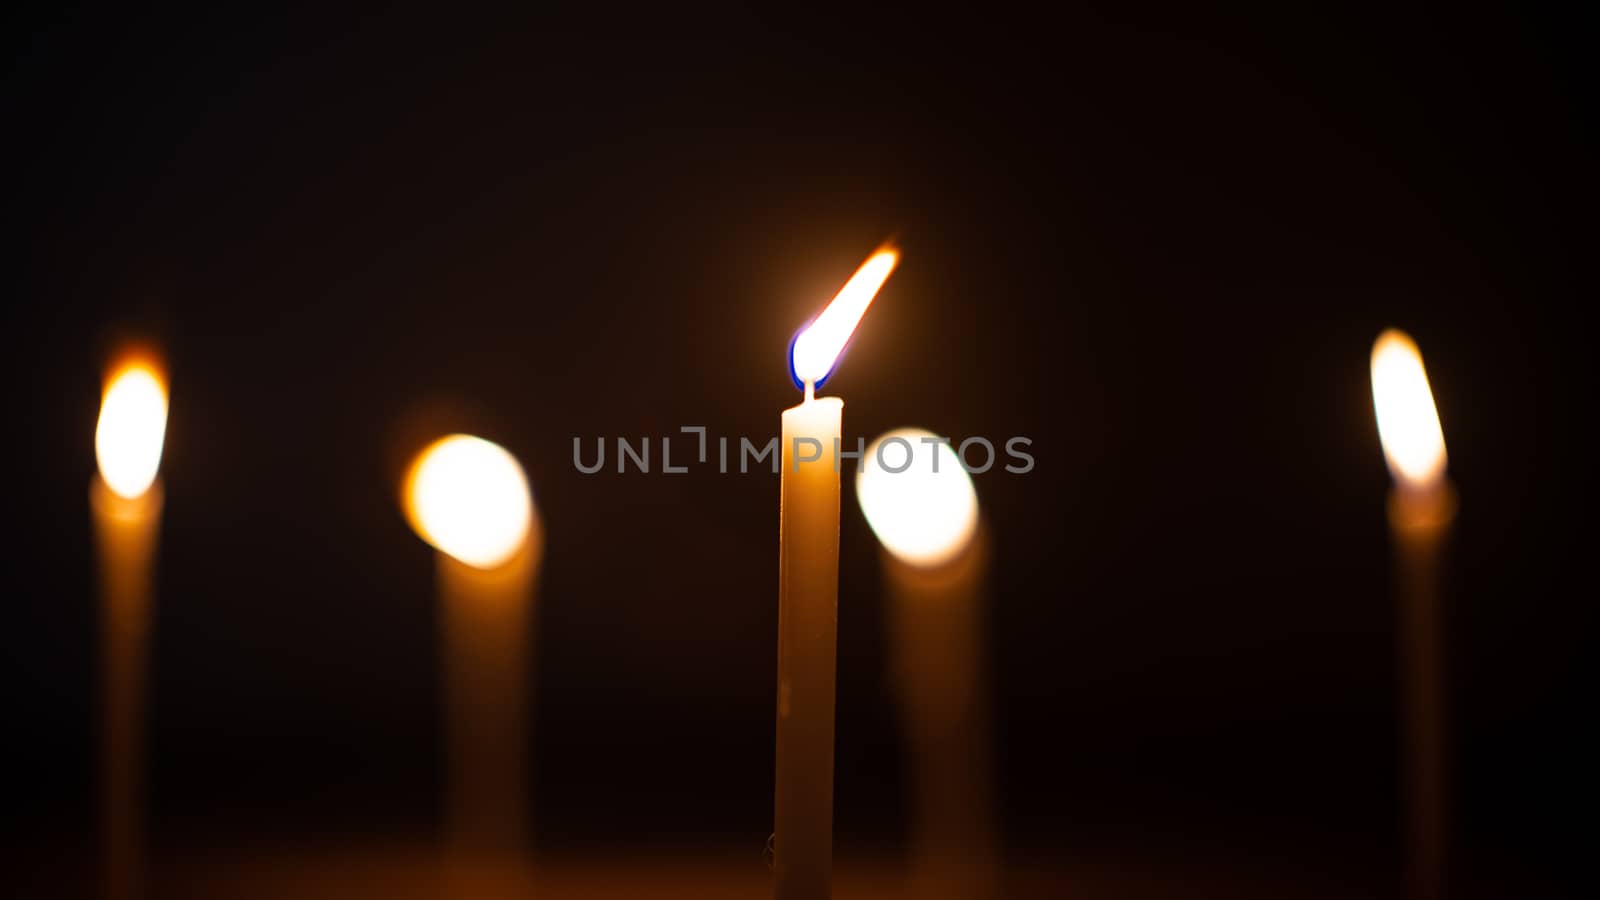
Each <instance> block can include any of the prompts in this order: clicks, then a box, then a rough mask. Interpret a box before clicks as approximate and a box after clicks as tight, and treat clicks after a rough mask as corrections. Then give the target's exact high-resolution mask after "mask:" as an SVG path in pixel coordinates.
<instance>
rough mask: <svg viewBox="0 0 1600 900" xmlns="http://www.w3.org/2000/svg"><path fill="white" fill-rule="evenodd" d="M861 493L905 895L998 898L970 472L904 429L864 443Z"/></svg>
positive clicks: (979, 544) (922, 434) (979, 538)
mask: <svg viewBox="0 0 1600 900" xmlns="http://www.w3.org/2000/svg"><path fill="white" fill-rule="evenodd" d="M856 500H857V501H859V502H860V504H861V512H862V514H863V515H864V516H866V519H867V523H868V524H869V525H871V526H872V531H873V533H874V534H876V535H877V537H878V541H879V542H880V543H881V544H882V558H883V571H884V584H885V593H886V594H887V599H888V601H889V602H888V619H889V624H890V628H891V634H890V650H891V653H892V660H893V666H894V668H893V672H894V686H895V691H896V695H897V697H898V700H899V706H900V714H901V719H902V722H903V725H904V729H905V741H906V748H907V752H908V754H909V760H908V762H909V768H910V771H911V779H912V781H911V785H910V791H909V793H910V796H911V803H912V808H911V842H912V843H911V853H910V877H909V887H910V891H909V893H910V895H911V896H914V897H923V898H946V900H987V898H992V897H996V896H999V893H998V891H997V890H996V884H995V865H994V863H995V860H994V812H993V801H992V796H991V793H992V789H991V780H992V777H993V775H992V771H991V762H990V753H989V740H988V737H989V721H988V712H987V689H986V688H987V678H986V677H985V669H986V667H985V664H984V654H983V650H982V646H983V634H984V628H983V607H982V604H981V602H980V594H981V591H982V584H983V580H984V574H985V572H986V570H987V566H988V559H987V556H988V547H987V542H986V541H985V539H984V535H983V529H982V528H981V527H980V525H979V516H978V497H977V493H976V492H975V491H974V490H973V487H972V479H971V477H970V476H969V475H968V474H967V472H966V469H964V468H963V467H962V465H961V459H960V457H958V456H957V455H956V452H955V451H954V450H953V449H951V447H950V445H949V443H948V442H939V440H938V438H937V437H936V436H935V435H934V434H933V433H932V432H929V431H924V430H922V429H919V428H901V429H897V430H895V431H891V432H889V433H887V434H885V435H882V436H881V437H879V438H878V439H877V440H875V441H873V442H872V444H871V445H870V446H869V447H868V448H867V451H866V453H865V454H864V455H863V456H862V459H861V464H860V468H859V469H857V472H856Z"/></svg>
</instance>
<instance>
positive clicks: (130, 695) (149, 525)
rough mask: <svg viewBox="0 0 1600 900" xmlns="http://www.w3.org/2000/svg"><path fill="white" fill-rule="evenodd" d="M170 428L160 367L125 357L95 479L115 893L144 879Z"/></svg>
mask: <svg viewBox="0 0 1600 900" xmlns="http://www.w3.org/2000/svg"><path fill="white" fill-rule="evenodd" d="M166 429H167V388H166V380H165V378H164V376H163V373H162V370H161V367H160V365H159V364H158V363H157V362H156V360H155V358H154V357H153V356H152V355H150V354H147V353H133V354H129V355H127V356H125V357H123V358H121V359H120V360H119V361H118V362H117V364H116V365H114V366H113V367H112V369H111V374H110V377H108V378H107V379H106V383H105V390H104V393H103V394H102V396H101V401H100V418H99V422H98V423H97V424H96V426H95V437H94V445H95V458H96V461H97V462H98V468H99V472H98V474H97V475H96V476H95V477H94V479H93V480H92V482H91V483H90V486H89V507H90V512H91V517H92V518H93V521H94V535H95V545H96V552H97V557H98V566H99V573H100V615H101V643H102V653H103V655H104V665H105V669H104V678H105V682H104V687H103V702H104V704H105V706H104V711H103V714H104V717H105V718H104V725H103V727H104V732H103V734H102V735H101V748H100V752H101V762H100V765H101V777H102V779H103V783H102V784H101V802H102V808H101V816H102V822H101V827H102V833H101V837H102V840H103V853H104V862H105V871H104V879H105V889H106V895H107V896H108V897H113V898H133V897H137V896H138V895H139V893H140V887H141V885H142V882H143V874H142V872H143V857H144V852H143V843H144V842H143V837H142V832H143V826H142V822H141V815H140V806H141V797H142V794H143V789H142V785H143V768H144V735H143V721H144V685H145V657H146V654H147V653H148V645H149V637H148V635H149V629H150V618H151V598H152V594H153V581H152V578H153V574H154V568H155V556H156V546H157V543H158V538H159V533H160V527H161V505H162V488H161V481H160V479H159V477H158V471H159V468H160V464H161V448H162V444H163V443H164V442H165V440H166Z"/></svg>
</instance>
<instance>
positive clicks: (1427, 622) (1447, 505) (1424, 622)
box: [1372, 329, 1456, 900]
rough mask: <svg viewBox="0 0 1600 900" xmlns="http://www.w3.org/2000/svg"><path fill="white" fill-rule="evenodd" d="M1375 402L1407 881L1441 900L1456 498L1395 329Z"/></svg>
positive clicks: (1414, 891) (1417, 892)
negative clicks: (1388, 551) (1446, 572)
mask: <svg viewBox="0 0 1600 900" xmlns="http://www.w3.org/2000/svg"><path fill="white" fill-rule="evenodd" d="M1372 400H1373V406H1374V408H1375V410H1376V412H1377V418H1378V436H1379V437H1380V438H1381V440H1382V442H1383V454H1384V457H1385V459H1386V460H1387V461H1388V464H1389V471H1390V472H1391V473H1392V474H1393V476H1394V488H1393V489H1392V490H1391V491H1390V493H1389V506H1388V513H1389V531H1390V535H1391V536H1392V538H1393V541H1394V547H1395V565H1396V575H1397V579H1396V584H1397V587H1398V590H1399V594H1400V596H1399V604H1400V621H1401V628H1400V633H1399V635H1400V647H1399V649H1400V668H1401V671H1402V683H1401V713H1402V716H1401V719H1402V721H1401V732H1402V737H1403V739H1404V757H1405V779H1404V781H1405V784H1406V785H1407V789H1408V791H1407V797H1406V814H1405V818H1406V829H1405V833H1406V860H1407V868H1408V879H1409V883H1410V890H1411V895H1412V896H1413V897H1417V898H1420V900H1436V898H1438V897H1441V896H1443V895H1444V889H1445V868H1446V849H1447V831H1448V827H1447V825H1448V821H1449V791H1448V786H1447V776H1446V771H1445V756H1446V748H1445V734H1446V727H1447V726H1446V719H1445V687H1444V669H1445V666H1444V659H1443V648H1442V636H1441V633H1440V632H1441V610H1440V608H1439V568H1440V557H1441V551H1442V549H1443V546H1444V544H1445V541H1446V539H1447V538H1448V537H1449V533H1450V524H1451V522H1452V521H1453V520H1454V518H1455V513H1456V494H1455V490H1454V489H1453V488H1452V487H1451V486H1450V481H1449V479H1448V478H1446V477H1445V449H1444V433H1443V431H1442V430H1441V429H1440V427H1439V414H1438V412H1437V411H1436V410H1435V408H1434V404H1433V392H1432V390H1431V389H1430V388H1429V387H1428V375H1427V372H1426V371H1425V370H1424V369H1423V367H1422V354H1421V353H1420V352H1418V350H1417V345H1416V344H1415V343H1413V342H1412V340H1411V338H1410V337H1408V336H1407V335H1406V334H1405V333H1404V332H1401V331H1396V330H1394V329H1390V330H1388V331H1385V332H1384V333H1383V334H1381V335H1379V336H1378V340H1377V342H1376V343H1374V344H1373V347H1372Z"/></svg>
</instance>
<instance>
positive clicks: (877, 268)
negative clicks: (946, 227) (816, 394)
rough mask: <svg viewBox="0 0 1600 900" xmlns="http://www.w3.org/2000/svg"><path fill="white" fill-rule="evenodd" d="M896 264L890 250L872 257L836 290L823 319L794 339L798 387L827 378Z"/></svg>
mask: <svg viewBox="0 0 1600 900" xmlns="http://www.w3.org/2000/svg"><path fill="white" fill-rule="evenodd" d="M899 262H900V253H899V251H897V250H895V249H894V248H892V247H886V248H884V249H882V250H879V251H878V252H877V253H874V254H872V256H871V257H870V258H868V259H867V261H866V262H864V263H862V264H861V268H859V269H857V270H856V274H854V275H852V276H850V280H849V281H847V282H845V284H844V287H842V288H840V289H839V293H838V295H837V296H835V297H834V298H833V302H831V303H829V304H828V307H827V309H824V310H823V311H822V315H820V316H817V318H816V320H815V321H813V322H812V323H811V324H810V325H809V326H808V327H807V328H806V330H805V331H803V332H801V333H800V336H799V337H798V338H796V339H795V342H794V352H793V354H792V363H793V365H794V376H795V378H796V379H797V380H798V381H799V382H800V383H801V384H811V385H818V384H821V383H822V382H823V381H824V380H825V379H826V378H827V377H828V373H829V372H831V371H832V370H833V364H834V363H835V362H836V361H837V360H838V359H839V354H840V353H842V352H844V345H845V344H846V343H848V342H849V341H850V335H852V334H854V333H855V330H856V325H857V324H859V323H860V322H861V316H862V315H863V314H865V313H866V311H867V307H868V306H869V305H870V304H871V303H872V298H873V297H876V296H877V295H878V289H879V288H881V287H883V283H884V282H885V281H887V280H888V278H889V273H891V272H893V271H894V267H895V265H896V264H897V263H899Z"/></svg>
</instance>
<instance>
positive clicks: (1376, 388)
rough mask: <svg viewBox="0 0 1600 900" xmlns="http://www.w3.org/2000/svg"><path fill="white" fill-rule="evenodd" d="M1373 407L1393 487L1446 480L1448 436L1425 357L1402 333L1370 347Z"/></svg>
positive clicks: (1425, 486)
mask: <svg viewBox="0 0 1600 900" xmlns="http://www.w3.org/2000/svg"><path fill="white" fill-rule="evenodd" d="M1372 405H1373V408H1374V409H1375V410H1376V411H1377V416H1378V437H1379V438H1380V439H1381V440H1382V442H1383V455H1384V458H1385V459H1387V460H1388V463H1389V471H1390V473H1392V474H1393V475H1394V478H1395V481H1396V482H1398V483H1399V484H1400V485H1401V486H1403V487H1405V488H1408V489H1410V490H1416V491H1427V490H1432V489H1433V488H1435V487H1437V486H1438V485H1439V483H1440V481H1441V480H1442V479H1443V478H1444V468H1445V449H1444V432H1443V431H1442V430H1441V429H1440V428H1439V413H1438V411H1437V410H1436V409H1435V408H1434V405H1433V391H1432V390H1431V389H1430V388H1429V387H1428V373H1427V371H1426V370H1424V369H1423V367H1422V353H1421V352H1419V351H1418V350H1417V345H1416V343H1415V342H1414V341H1412V340H1411V337H1410V335H1407V334H1406V333H1405V332H1403V331H1399V330H1397V329H1394V328H1391V329H1389V330H1387V331H1385V332H1384V333H1383V334H1380V335H1378V340H1377V341H1376V342H1375V343H1374V344H1373V345H1372Z"/></svg>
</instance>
